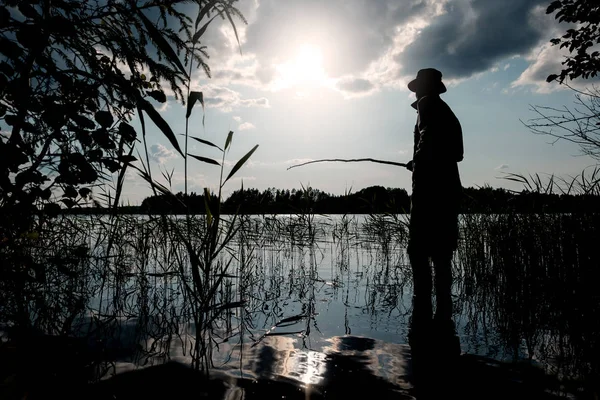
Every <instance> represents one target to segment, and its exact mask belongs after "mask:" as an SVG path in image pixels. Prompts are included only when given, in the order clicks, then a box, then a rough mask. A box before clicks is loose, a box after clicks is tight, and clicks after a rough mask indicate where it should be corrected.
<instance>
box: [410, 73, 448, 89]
mask: <svg viewBox="0 0 600 400" xmlns="http://www.w3.org/2000/svg"><path fill="white" fill-rule="evenodd" d="M420 86H430V87H433V88H437V91H438V93H445V92H446V86H445V85H444V84H443V83H442V73H441V72H440V71H438V70H437V69H434V68H425V69H421V70H419V72H417V77H416V79H413V80H412V81H410V82H409V83H408V89H409V90H410V91H411V92H416V91H417V88H418V87H420Z"/></svg>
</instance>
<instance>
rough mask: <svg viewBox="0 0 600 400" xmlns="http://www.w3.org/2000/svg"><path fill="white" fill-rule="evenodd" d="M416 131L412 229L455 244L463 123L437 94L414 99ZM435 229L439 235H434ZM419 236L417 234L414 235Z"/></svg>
mask: <svg viewBox="0 0 600 400" xmlns="http://www.w3.org/2000/svg"><path fill="white" fill-rule="evenodd" d="M413 107H414V108H416V109H417V112H418V118H417V124H416V126H415V132H414V152H413V174H412V197H411V231H412V233H413V234H412V235H411V236H415V234H417V232H416V231H417V230H418V231H420V232H421V233H422V234H418V235H416V236H418V237H422V238H425V237H429V239H430V240H428V241H429V242H432V243H431V244H434V245H443V244H449V245H450V246H451V247H453V248H455V247H456V240H457V237H456V235H457V233H456V232H455V231H456V230H457V226H456V224H457V215H458V207H459V203H460V196H461V192H462V186H461V182H460V175H459V172H458V165H457V163H458V162H460V161H462V159H463V152H464V149H463V139H462V129H461V126H460V123H459V121H458V119H457V118H456V116H455V115H454V113H453V112H452V110H451V109H450V107H449V106H448V104H446V103H445V102H444V101H443V100H442V99H441V98H440V97H439V96H438V95H428V96H424V97H422V98H421V99H419V100H418V101H417V102H415V103H413ZM433 231H436V232H437V234H439V236H437V234H436V236H431V235H432V232H433ZM415 239H416V237H415Z"/></svg>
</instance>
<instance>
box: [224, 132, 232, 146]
mask: <svg viewBox="0 0 600 400" xmlns="http://www.w3.org/2000/svg"><path fill="white" fill-rule="evenodd" d="M232 139H233V131H229V133H228V134H227V140H225V150H227V148H229V145H230V144H231V140H232Z"/></svg>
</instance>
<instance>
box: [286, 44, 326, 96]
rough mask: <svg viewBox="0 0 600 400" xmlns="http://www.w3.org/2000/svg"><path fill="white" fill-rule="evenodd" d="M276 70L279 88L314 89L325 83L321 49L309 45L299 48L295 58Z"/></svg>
mask: <svg viewBox="0 0 600 400" xmlns="http://www.w3.org/2000/svg"><path fill="white" fill-rule="evenodd" d="M276 70H277V72H278V75H279V76H278V81H279V82H278V83H279V86H281V87H316V86H322V85H324V84H325V83H326V82H327V76H326V74H325V69H324V68H323V54H322V53H321V49H320V48H319V47H317V46H314V45H310V44H304V45H302V46H300V47H299V48H298V50H297V51H296V55H295V57H294V58H293V59H292V60H289V61H288V62H285V63H283V64H279V65H277V66H276Z"/></svg>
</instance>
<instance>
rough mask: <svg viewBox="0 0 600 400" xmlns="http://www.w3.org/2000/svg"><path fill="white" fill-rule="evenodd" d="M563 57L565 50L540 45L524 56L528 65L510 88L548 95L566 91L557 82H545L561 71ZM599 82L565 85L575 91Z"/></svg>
mask: <svg viewBox="0 0 600 400" xmlns="http://www.w3.org/2000/svg"><path fill="white" fill-rule="evenodd" d="M565 55H566V51H565V49H560V46H553V45H551V44H550V43H545V44H543V45H541V47H540V48H538V49H536V50H534V51H532V52H531V53H530V54H529V55H527V56H526V60H528V61H529V62H530V65H529V66H528V67H527V69H525V71H523V73H521V75H520V76H519V77H518V78H517V79H516V80H515V81H514V82H512V83H511V88H513V89H517V88H521V87H528V88H531V89H532V90H533V91H534V92H537V93H550V92H554V91H557V90H565V89H568V87H567V86H566V85H559V84H558V83H557V82H546V78H547V77H548V75H550V74H557V73H559V72H560V71H561V70H562V69H563V65H562V64H561V62H562V60H564V57H565ZM599 82H600V78H596V79H577V80H574V81H568V82H567V83H568V84H569V85H570V86H572V87H574V88H575V89H578V90H586V89H587V88H589V87H590V86H592V85H593V84H598V83H599Z"/></svg>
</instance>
